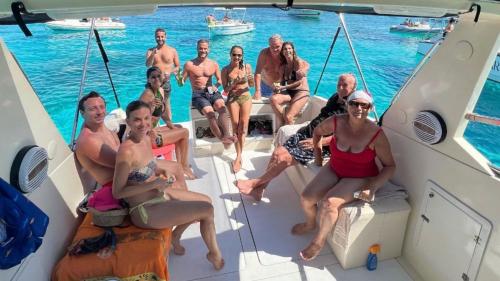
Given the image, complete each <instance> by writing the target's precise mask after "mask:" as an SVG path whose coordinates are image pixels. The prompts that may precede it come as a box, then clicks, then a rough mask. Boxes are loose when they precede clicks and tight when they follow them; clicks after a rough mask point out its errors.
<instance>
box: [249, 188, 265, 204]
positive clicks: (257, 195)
mask: <svg viewBox="0 0 500 281" xmlns="http://www.w3.org/2000/svg"><path fill="white" fill-rule="evenodd" d="M264 190H265V187H264V186H259V187H256V188H254V189H252V191H250V193H249V194H248V195H250V196H252V197H253V199H255V201H260V200H262V196H263V195H264Z"/></svg>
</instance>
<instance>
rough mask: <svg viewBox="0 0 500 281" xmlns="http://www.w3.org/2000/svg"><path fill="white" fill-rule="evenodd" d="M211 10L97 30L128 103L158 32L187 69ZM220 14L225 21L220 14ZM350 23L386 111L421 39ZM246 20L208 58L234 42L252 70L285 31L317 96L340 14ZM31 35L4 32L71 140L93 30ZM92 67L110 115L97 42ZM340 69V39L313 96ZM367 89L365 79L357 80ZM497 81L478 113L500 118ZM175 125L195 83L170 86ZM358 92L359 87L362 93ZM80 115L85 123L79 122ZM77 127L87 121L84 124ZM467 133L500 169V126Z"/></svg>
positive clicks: (366, 20)
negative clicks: (250, 28)
mask: <svg viewBox="0 0 500 281" xmlns="http://www.w3.org/2000/svg"><path fill="white" fill-rule="evenodd" d="M210 13H213V10H212V9H211V8H160V9H158V10H157V11H156V12H155V13H153V14H150V15H143V16H131V17H122V18H121V20H122V21H123V22H124V23H125V24H126V25H127V28H126V29H125V30H116V31H101V32H100V37H101V40H102V42H103V45H104V48H105V50H106V53H107V55H108V57H109V60H110V62H109V70H110V73H111V76H112V80H113V83H114V85H115V88H116V92H117V93H118V98H119V101H120V102H121V104H122V107H125V106H126V105H127V104H128V103H129V102H130V101H132V100H134V99H137V98H138V96H139V95H140V94H141V92H142V91H143V89H144V84H145V82H146V77H145V76H146V66H145V53H146V50H147V49H148V48H151V47H153V46H155V45H156V43H155V40H154V30H155V29H156V28H157V27H163V28H165V29H166V30H167V44H169V45H171V46H173V47H175V48H176V49H177V51H178V53H179V56H180V60H181V64H184V62H186V61H187V60H190V59H192V58H195V57H196V41H197V40H198V39H200V38H208V37H209V34H208V30H207V27H206V24H205V17H206V15H208V14H210ZM216 16H219V17H221V15H217V14H216ZM345 18H346V23H347V27H348V30H349V33H350V36H351V39H352V41H353V45H354V48H355V51H356V54H357V56H358V58H359V62H360V64H361V68H362V71H363V73H364V76H365V79H366V83H367V85H368V89H369V91H370V92H371V93H372V94H373V95H374V98H375V105H376V111H377V113H378V115H381V114H382V113H383V112H384V111H385V110H386V109H387V107H388V106H389V104H390V101H391V99H392V97H393V96H394V95H395V93H396V92H397V90H398V89H399V87H400V86H401V85H402V84H403V83H404V81H405V80H406V78H407V77H408V76H409V75H410V73H411V71H412V70H413V68H414V67H415V66H416V65H417V64H418V63H419V62H420V60H421V59H422V57H423V56H422V55H419V54H417V47H418V41H419V40H421V39H422V37H418V36H414V35H405V34H401V33H391V32H389V27H390V26H391V25H394V24H399V23H401V22H402V21H404V18H399V17H383V16H367V15H346V16H345ZM246 19H247V20H249V21H253V22H254V23H255V26H256V30H255V31H254V32H251V33H246V34H241V35H234V36H226V37H212V38H210V39H211V41H210V42H211V45H210V48H211V49H210V55H209V56H210V57H211V58H212V59H215V60H216V61H217V62H218V63H219V65H220V66H221V68H222V67H223V66H225V65H227V64H228V63H229V49H230V47H231V46H232V45H240V46H242V47H243V48H244V60H245V62H247V63H250V64H251V65H252V67H255V63H256V60H257V55H258V53H259V51H260V50H261V49H262V48H264V47H266V46H267V39H268V38H269V37H270V36H271V35H272V34H275V33H279V34H281V35H282V36H283V38H284V39H285V40H286V41H292V42H293V43H294V44H295V47H296V50H297V53H298V55H299V56H300V57H302V58H303V59H305V60H307V61H308V62H309V63H310V66H311V69H310V73H309V76H308V77H309V85H310V87H311V92H313V91H314V89H315V87H316V84H317V81H318V79H319V77H320V74H321V71H322V69H323V67H324V65H325V61H326V59H327V56H328V52H329V50H330V46H331V44H332V39H333V35H334V34H335V31H336V29H337V27H338V26H339V20H338V17H337V15H336V14H333V13H323V14H322V15H321V16H320V17H319V18H312V19H305V18H297V17H292V16H288V15H287V14H286V13H285V12H282V11H280V10H277V9H248V10H247V13H246ZM29 28H30V30H31V31H32V32H33V35H34V36H33V37H30V38H26V37H24V35H23V34H22V32H21V31H20V30H19V28H18V27H17V26H0V37H1V38H2V39H3V40H4V41H5V42H6V43H7V45H8V47H9V48H10V50H11V51H12V52H13V54H14V55H15V56H16V58H17V60H18V61H19V63H20V64H21V66H22V67H23V69H24V71H25V73H26V75H27V76H28V78H29V80H30V82H31V83H32V85H33V88H34V89H35V91H36V93H37V94H38V96H39V98H40V100H41V101H42V103H43V104H44V106H45V108H46V110H47V111H48V112H49V114H50V116H51V117H52V119H53V120H54V122H55V124H56V125H57V127H58V129H59V130H60V132H61V133H62V135H63V136H64V138H65V140H66V141H67V142H68V143H69V142H70V139H71V131H72V126H73V119H74V115H75V111H76V109H77V108H76V107H77V100H78V93H79V89H80V81H81V77H82V70H83V63H84V58H85V52H86V48H87V40H88V32H61V31H54V30H51V29H49V28H47V27H46V26H45V25H44V24H32V25H29ZM90 46H91V49H90V61H89V64H88V69H87V71H88V72H87V77H86V80H85V84H84V93H87V92H89V91H90V90H95V91H97V92H99V93H101V94H103V95H104V96H105V98H106V100H107V104H108V110H109V109H112V108H115V107H116V102H115V98H114V95H113V91H112V88H111V85H110V82H109V79H108V75H107V73H106V69H105V66H104V64H103V60H102V58H101V56H100V53H99V50H98V47H97V44H96V43H95V40H93V41H92V42H91V45H90ZM343 72H353V73H355V74H356V76H357V77H358V80H359V74H358V71H357V69H356V67H355V64H354V61H353V59H352V55H351V51H350V49H349V47H348V44H347V41H346V38H345V36H344V35H343V33H342V32H341V33H340V36H339V38H338V40H337V42H336V44H335V46H334V49H333V53H332V55H331V57H330V59H329V61H328V64H327V65H326V68H325V71H324V75H323V78H322V80H321V83H320V84H319V87H318V91H317V94H318V95H319V96H322V97H329V96H330V95H331V94H332V93H333V92H334V91H335V88H336V80H337V77H338V75H339V74H341V73H343ZM359 82H360V83H361V81H359ZM499 84H500V83H493V82H491V81H489V80H488V81H487V83H486V85H485V87H484V89H483V93H482V94H481V97H480V99H479V102H478V104H477V106H476V108H475V109H474V112H477V113H479V114H485V115H489V116H493V117H496V118H500V98H499V96H498V95H499V93H500V85H499ZM172 86H173V90H172V93H173V94H172V108H173V118H174V121H175V122H181V121H187V120H188V119H189V104H190V86H189V85H186V86H184V87H182V88H180V87H178V86H177V85H176V83H173V84H172ZM358 88H360V87H358ZM80 119H81V118H80ZM79 124H81V120H79ZM465 136H466V138H467V140H468V141H469V142H471V143H472V144H473V145H474V146H475V147H476V148H477V149H478V150H479V151H481V152H482V153H483V154H484V155H485V156H486V157H487V158H488V159H489V160H490V161H491V162H492V163H494V164H495V165H497V166H500V127H493V126H488V125H482V124H478V123H472V122H471V123H470V124H469V126H468V128H467V130H466V133H465Z"/></svg>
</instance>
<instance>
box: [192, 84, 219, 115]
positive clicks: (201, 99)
mask: <svg viewBox="0 0 500 281" xmlns="http://www.w3.org/2000/svg"><path fill="white" fill-rule="evenodd" d="M218 99H222V95H221V93H220V92H219V91H217V92H213V93H212V94H210V93H208V90H207V89H205V90H195V91H193V95H192V96H191V104H192V105H193V106H194V107H195V108H196V109H198V111H199V112H200V113H201V110H202V109H203V108H204V107H207V106H213V105H214V103H215V102H216V101H217V100H218ZM222 100H223V99H222Z"/></svg>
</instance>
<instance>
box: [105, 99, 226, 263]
mask: <svg viewBox="0 0 500 281" xmlns="http://www.w3.org/2000/svg"><path fill="white" fill-rule="evenodd" d="M126 112H127V119H126V121H127V125H128V126H129V128H130V134H129V137H128V139H126V140H125V141H124V142H123V143H122V144H121V145H120V147H119V149H118V152H117V154H116V165H115V174H114V177H113V196H114V197H115V198H117V199H125V200H126V201H127V203H128V204H129V205H130V207H131V208H130V217H131V219H132V223H133V224H134V225H136V226H138V227H141V228H151V229H164V228H168V227H174V226H177V227H176V228H175V229H174V231H173V232H172V245H173V249H174V253H176V254H178V255H182V254H184V251H185V250H184V248H183V247H182V245H181V244H180V238H181V237H180V236H181V234H182V231H183V230H184V229H186V227H187V226H188V225H189V224H191V223H193V222H195V221H200V232H201V236H202V237H203V241H205V243H206V245H207V247H208V253H207V259H208V260H209V261H210V262H211V263H212V264H213V266H214V268H215V269H216V270H220V269H221V268H222V267H223V266H224V259H223V258H222V255H221V252H220V250H219V246H218V244H217V240H216V232H215V224H214V207H213V206H212V203H211V200H210V198H209V197H208V196H206V195H204V194H201V193H196V192H191V191H187V190H180V189H175V188H170V185H171V184H172V182H173V181H175V178H173V176H172V175H168V174H167V171H165V170H164V169H161V168H159V167H158V165H157V164H156V159H155V157H154V156H153V153H152V151H151V138H150V137H149V131H150V129H151V109H150V105H149V104H147V103H144V102H142V101H133V102H131V103H130V104H129V105H128V106H127V110H126ZM178 230H179V231H178Z"/></svg>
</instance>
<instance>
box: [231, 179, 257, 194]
mask: <svg viewBox="0 0 500 281" xmlns="http://www.w3.org/2000/svg"><path fill="white" fill-rule="evenodd" d="M257 182H258V181H257V180H256V179H249V180H237V181H236V187H238V189H239V190H240V192H241V193H243V194H247V195H248V194H250V192H252V189H254V188H255V187H256V186H257Z"/></svg>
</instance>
